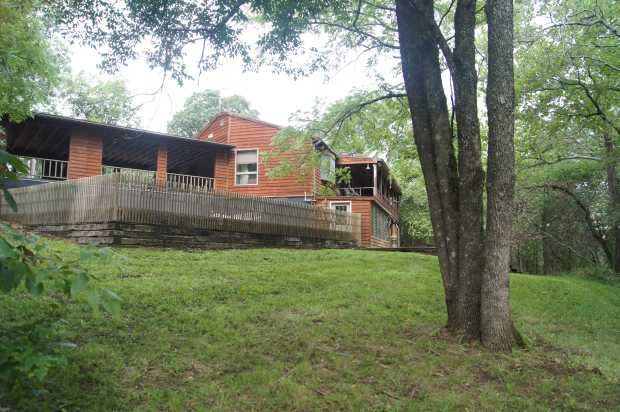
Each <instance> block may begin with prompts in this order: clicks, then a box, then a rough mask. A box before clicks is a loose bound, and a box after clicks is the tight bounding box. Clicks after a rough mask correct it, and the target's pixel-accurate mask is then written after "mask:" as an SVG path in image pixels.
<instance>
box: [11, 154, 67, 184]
mask: <svg viewBox="0 0 620 412" xmlns="http://www.w3.org/2000/svg"><path fill="white" fill-rule="evenodd" d="M20 159H21V160H22V161H23V162H24V163H25V164H26V166H27V167H28V175H27V177H30V178H39V179H49V180H65V179H66V178H67V167H68V162H67V161H66V160H56V159H44V158H40V157H20Z"/></svg>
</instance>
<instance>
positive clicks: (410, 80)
mask: <svg viewBox="0 0 620 412" xmlns="http://www.w3.org/2000/svg"><path fill="white" fill-rule="evenodd" d="M416 3H417V4H416V5H415V6H414V5H413V3H412V1H409V0H397V1H396V16H397V21H398V35H399V39H400V52H401V61H402V67H403V77H404V81H405V88H406V91H407V98H408V100H409V107H410V108H411V120H412V123H413V131H414V136H415V143H416V146H417V149H418V154H419V157H420V164H421V166H422V172H423V174H424V182H425V185H426V194H427V197H428V204H429V207H430V213H431V222H432V225H433V232H434V236H435V244H436V245H437V253H438V257H439V266H440V270H441V274H442V278H443V284H444V292H445V299H446V307H447V311H448V324H447V327H448V329H449V330H452V331H456V330H458V329H459V315H458V286H459V285H458V263H459V262H458V227H459V226H458V221H457V209H458V183H457V177H456V160H455V157H454V149H453V146H452V137H453V136H452V130H451V129H450V119H449V115H448V106H447V103H446V97H445V94H444V92H443V86H442V83H441V66H440V63H439V53H438V50H437V44H436V42H435V39H434V37H433V34H432V31H431V28H430V26H429V25H428V24H427V21H428V20H427V19H432V18H433V1H432V0H418V1H417V2H416Z"/></svg>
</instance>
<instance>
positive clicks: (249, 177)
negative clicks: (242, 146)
mask: <svg viewBox="0 0 620 412" xmlns="http://www.w3.org/2000/svg"><path fill="white" fill-rule="evenodd" d="M235 167H236V178H235V183H236V184H238V185H255V184H257V183H258V150H256V149H254V150H238V151H237V160H236V165H235Z"/></svg>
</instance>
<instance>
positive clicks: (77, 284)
mask: <svg viewBox="0 0 620 412" xmlns="http://www.w3.org/2000/svg"><path fill="white" fill-rule="evenodd" d="M88 281H89V277H88V275H87V274H86V273H85V272H80V273H78V274H77V276H76V277H75V279H74V280H73V283H72V284H71V296H72V297H76V296H77V295H78V294H79V293H81V292H83V291H85V290H86V289H87V288H88Z"/></svg>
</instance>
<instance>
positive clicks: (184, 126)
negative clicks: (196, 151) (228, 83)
mask: <svg viewBox="0 0 620 412" xmlns="http://www.w3.org/2000/svg"><path fill="white" fill-rule="evenodd" d="M219 112H233V113H238V114H241V115H244V116H249V117H257V116H258V112H257V111H256V110H254V109H252V108H251V106H250V102H249V101H247V100H246V99H245V98H244V97H242V96H238V95H233V96H228V97H222V96H221V94H220V92H219V91H218V90H204V91H201V92H196V93H194V94H192V95H191V96H189V97H188V98H187V100H185V103H184V104H183V108H182V109H181V110H180V111H178V112H176V113H175V114H174V115H173V116H172V119H171V120H170V122H168V133H172V134H176V135H179V136H185V137H195V136H196V135H197V134H198V132H200V130H201V129H202V128H203V127H204V125H205V124H206V123H207V122H208V121H209V120H211V119H212V118H213V117H214V116H215V115H216V114H218V113H219Z"/></svg>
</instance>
